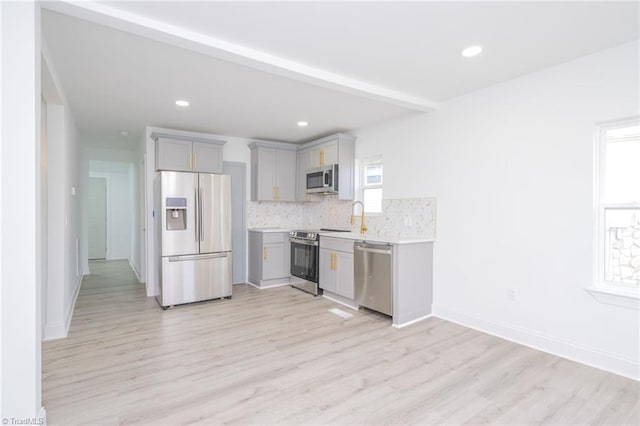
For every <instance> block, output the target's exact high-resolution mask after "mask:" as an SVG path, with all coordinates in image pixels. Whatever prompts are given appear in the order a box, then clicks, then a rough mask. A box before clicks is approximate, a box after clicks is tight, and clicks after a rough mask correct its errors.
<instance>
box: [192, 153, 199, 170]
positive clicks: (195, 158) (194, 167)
mask: <svg viewBox="0 0 640 426" xmlns="http://www.w3.org/2000/svg"><path fill="white" fill-rule="evenodd" d="M193 170H198V155H197V154H193Z"/></svg>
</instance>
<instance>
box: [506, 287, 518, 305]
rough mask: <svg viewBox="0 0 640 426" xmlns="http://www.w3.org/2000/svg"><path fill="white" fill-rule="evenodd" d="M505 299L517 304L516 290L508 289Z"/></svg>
mask: <svg viewBox="0 0 640 426" xmlns="http://www.w3.org/2000/svg"><path fill="white" fill-rule="evenodd" d="M507 297H508V298H509V300H511V301H512V302H517V301H518V289H517V288H510V289H508V290H507Z"/></svg>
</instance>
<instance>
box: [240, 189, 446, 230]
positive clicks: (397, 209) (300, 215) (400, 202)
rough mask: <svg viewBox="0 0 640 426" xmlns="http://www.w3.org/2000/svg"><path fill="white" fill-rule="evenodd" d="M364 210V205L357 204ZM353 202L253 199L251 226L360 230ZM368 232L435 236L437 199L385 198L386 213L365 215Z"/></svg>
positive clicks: (249, 208) (249, 211) (332, 197)
mask: <svg viewBox="0 0 640 426" xmlns="http://www.w3.org/2000/svg"><path fill="white" fill-rule="evenodd" d="M356 209H357V211H358V212H359V211H360V207H356ZM350 219H351V202H350V201H341V200H338V197H337V195H330V196H325V197H323V199H322V201H320V202H318V203H282V202H268V201H249V202H248V205H247V223H248V227H249V228H271V227H277V228H289V229H295V228H301V229H305V228H333V229H351V230H352V231H353V232H359V229H360V216H359V215H358V216H357V217H356V220H355V224H354V225H351V224H350ZM365 222H366V224H367V227H368V228H369V230H368V231H367V233H366V235H371V236H391V237H396V238H407V239H411V238H435V236H436V199H435V198H402V199H390V200H382V213H379V214H368V215H365Z"/></svg>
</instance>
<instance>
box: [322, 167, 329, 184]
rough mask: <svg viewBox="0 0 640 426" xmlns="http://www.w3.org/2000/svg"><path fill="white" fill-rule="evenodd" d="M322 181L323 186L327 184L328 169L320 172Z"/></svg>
mask: <svg viewBox="0 0 640 426" xmlns="http://www.w3.org/2000/svg"><path fill="white" fill-rule="evenodd" d="M322 183H323V185H322V186H324V187H325V188H326V187H328V186H329V171H328V170H324V171H323V172H322Z"/></svg>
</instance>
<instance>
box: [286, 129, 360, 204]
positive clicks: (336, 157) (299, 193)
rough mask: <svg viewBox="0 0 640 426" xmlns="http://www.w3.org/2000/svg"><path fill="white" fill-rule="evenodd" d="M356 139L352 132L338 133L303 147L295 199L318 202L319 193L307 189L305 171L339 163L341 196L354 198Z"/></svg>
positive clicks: (348, 198) (344, 198)
mask: <svg viewBox="0 0 640 426" xmlns="http://www.w3.org/2000/svg"><path fill="white" fill-rule="evenodd" d="M355 140H356V138H354V137H353V136H351V135H347V134H344V133H337V134H335V135H331V136H327V137H325V138H322V139H318V140H315V141H312V142H309V143H306V144H304V145H303V146H302V148H301V149H300V151H298V171H297V178H296V182H297V190H296V199H297V200H298V201H318V200H319V198H318V197H317V196H309V195H308V194H307V193H306V192H307V189H306V173H307V170H308V169H312V168H315V167H320V166H326V165H330V164H337V165H338V198H339V199H340V200H353V196H354V186H355V165H354V162H355Z"/></svg>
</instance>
